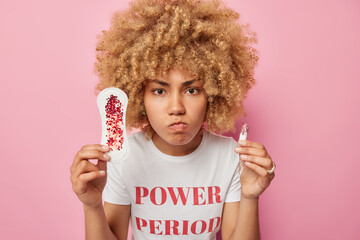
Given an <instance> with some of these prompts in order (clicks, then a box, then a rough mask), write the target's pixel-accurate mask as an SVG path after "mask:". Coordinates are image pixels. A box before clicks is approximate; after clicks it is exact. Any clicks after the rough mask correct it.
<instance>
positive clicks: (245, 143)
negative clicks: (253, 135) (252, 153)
mask: <svg viewBox="0 0 360 240" xmlns="http://www.w3.org/2000/svg"><path fill="white" fill-rule="evenodd" d="M238 145H240V146H243V147H245V146H246V147H250V148H258V149H265V146H264V145H262V144H261V143H257V142H252V141H249V140H241V141H239V142H238Z"/></svg>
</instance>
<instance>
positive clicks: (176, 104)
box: [168, 93, 186, 115]
mask: <svg viewBox="0 0 360 240" xmlns="http://www.w3.org/2000/svg"><path fill="white" fill-rule="evenodd" d="M185 112H186V110H185V106H184V102H183V98H182V96H181V95H180V94H178V93H175V94H172V95H170V97H169V103H168V114H169V115H183V114H185Z"/></svg>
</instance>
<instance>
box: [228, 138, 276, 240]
mask: <svg viewBox="0 0 360 240" xmlns="http://www.w3.org/2000/svg"><path fill="white" fill-rule="evenodd" d="M239 144H240V146H241V147H239V146H238V147H236V148H235V152H237V153H239V154H240V159H241V160H243V161H244V166H243V171H242V173H241V175H240V181H241V200H240V202H231V203H224V209H223V218H222V219H223V221H222V226H221V231H222V237H223V239H224V240H235V239H236V240H242V239H260V229H259V213H258V202H259V196H260V195H261V194H262V193H263V192H264V191H265V189H266V188H267V187H268V186H269V185H270V183H271V181H272V180H273V179H274V177H275V174H274V173H273V171H271V173H270V172H269V170H268V169H271V168H272V166H274V163H273V162H272V160H271V157H270V155H269V154H268V152H267V151H266V149H265V147H264V146H263V145H262V144H259V143H256V142H251V141H248V140H243V141H239Z"/></svg>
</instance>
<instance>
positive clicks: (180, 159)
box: [149, 129, 209, 163]
mask: <svg viewBox="0 0 360 240" xmlns="http://www.w3.org/2000/svg"><path fill="white" fill-rule="evenodd" d="M202 131H203V133H202V134H203V135H202V139H201V142H200V144H199V146H198V147H197V148H196V149H195V150H194V151H193V152H191V153H189V154H187V155H185V156H171V155H168V154H165V153H163V152H161V151H160V150H159V149H158V148H157V147H156V146H155V144H154V142H153V140H152V139H150V140H149V147H150V149H151V150H152V151H153V152H154V153H155V154H156V155H158V156H159V157H160V158H161V159H163V160H165V161H170V162H174V163H184V162H188V161H191V160H193V159H195V157H196V156H197V155H198V154H199V153H200V152H201V151H202V150H203V148H205V146H206V141H207V138H208V134H209V133H208V132H207V131H206V130H205V129H202Z"/></svg>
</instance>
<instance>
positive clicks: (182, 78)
mask: <svg viewBox="0 0 360 240" xmlns="http://www.w3.org/2000/svg"><path fill="white" fill-rule="evenodd" d="M198 82H200V81H199V79H197V78H196V76H194V75H192V74H190V73H189V72H187V71H184V70H177V69H172V70H170V71H169V72H168V74H167V75H165V76H161V75H157V76H155V78H154V79H148V83H158V84H162V83H163V84H164V83H167V84H178V83H179V84H183V83H187V84H191V83H198Z"/></svg>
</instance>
